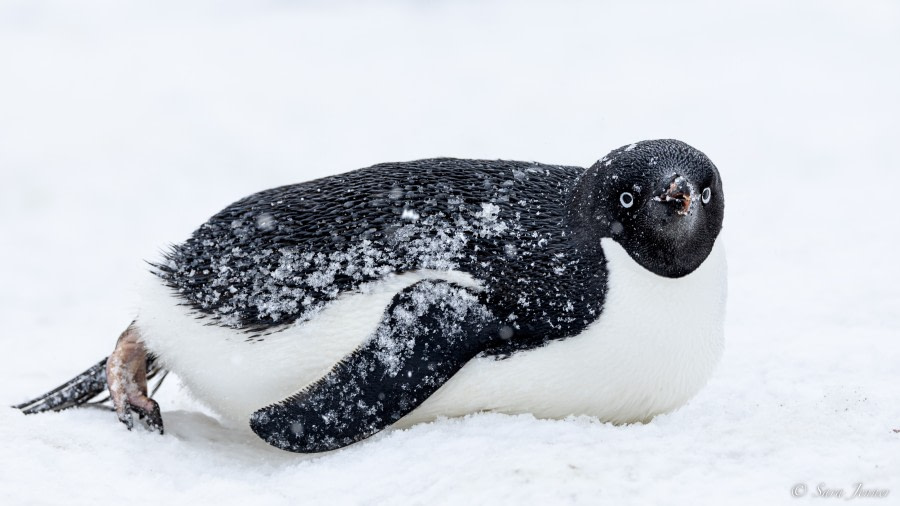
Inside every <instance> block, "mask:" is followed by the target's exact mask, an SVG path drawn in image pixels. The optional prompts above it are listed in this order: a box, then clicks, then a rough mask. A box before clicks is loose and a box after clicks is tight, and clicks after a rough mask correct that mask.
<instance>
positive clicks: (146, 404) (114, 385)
mask: <svg viewBox="0 0 900 506" xmlns="http://www.w3.org/2000/svg"><path fill="white" fill-rule="evenodd" d="M140 337H141V336H140V334H139V333H138V331H137V328H135V326H134V324H133V323H132V324H131V325H130V326H129V327H128V328H127V329H126V330H125V332H123V333H122V335H121V336H119V341H118V342H117V343H116V349H115V350H114V351H113V352H112V355H110V356H109V360H108V361H107V363H106V381H107V383H108V384H109V396H110V399H112V402H113V406H114V407H115V408H116V415H118V417H119V421H120V422H122V423H124V424H125V426H126V427H128V430H131V429H132V427H134V417H133V415H132V413H137V414H138V416H139V417H140V419H144V418H146V419H147V425H148V426H149V427H150V429H151V430H158V431H159V433H160V434H162V433H163V421H162V416H161V415H160V413H159V404H157V403H156V401H154V400H153V399H151V398H150V397H148V396H147V349H146V348H144V343H142V342H141V340H140Z"/></svg>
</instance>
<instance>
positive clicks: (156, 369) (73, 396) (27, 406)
mask: <svg viewBox="0 0 900 506" xmlns="http://www.w3.org/2000/svg"><path fill="white" fill-rule="evenodd" d="M107 359H109V357H106V358H104V359H103V360H101V361H100V362H97V363H96V364H94V365H93V366H92V367H91V368H90V369H88V370H86V371H84V372H83V373H81V374H79V375H78V376H75V377H74V378H72V379H70V380H69V381H67V382H66V383H64V384H62V385H60V386H58V387H56V388H54V389H53V390H51V391H49V392H47V393H45V394H44V395H41V396H39V397H36V398H34V399H32V400H30V401H27V402H23V403H22V404H17V405H15V406H12V407H13V408H15V409H18V410H21V411H22V412H23V413H25V414H26V415H32V414H34V413H43V412H45V411H62V410H64V409H69V408H74V407H77V406H89V407H98V408H104V409H109V410H112V409H113V407H112V402H110V400H109V394H106V395H105V396H103V394H105V393H106V392H107V383H106V361H107ZM167 374H168V371H166V370H165V369H163V368H162V367H160V365H159V363H158V362H157V360H156V357H154V356H153V355H148V356H147V380H148V381H149V380H151V379H152V378H154V377H156V376H159V379H158V380H157V382H156V384H155V385H154V386H153V389H152V392H151V394H150V396H152V395H153V394H155V393H156V391H157V390H158V389H159V386H160V385H162V382H163V380H164V379H166V375H167ZM101 396H103V397H101Z"/></svg>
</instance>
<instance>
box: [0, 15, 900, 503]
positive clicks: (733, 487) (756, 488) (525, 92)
mask: <svg viewBox="0 0 900 506" xmlns="http://www.w3.org/2000/svg"><path fill="white" fill-rule="evenodd" d="M897 61H900V4H898V3H897V2H894V1H892V0H872V1H870V2H853V1H849V0H847V1H831V0H825V1H812V0H810V1H798V2H777V1H771V0H764V1H753V2H749V1H741V2H727V3H714V2H706V1H699V0H691V1H686V2H663V1H658V2H645V1H638V2H627V3H625V2H622V3H620V4H619V5H610V4H609V3H605V2H604V3H601V2H587V1H583V2H569V3H565V4H563V3H559V2H546V3H540V2H533V1H524V2H496V1H486V2H472V1H462V2H441V1H424V0H423V1H412V0H409V1H396V2H388V3H381V2H380V3H377V4H376V3H375V2H362V1H360V2H321V1H297V2H285V1H269V2H249V1H236V0H232V1H226V2H212V1H198V2H190V3H188V2H176V1H174V0H163V1H157V2H132V1H121V2H108V1H101V0H85V1H82V2H78V3H71V2H62V1H43V0H16V1H12V0H0V234H2V240H0V287H2V289H0V321H2V323H3V331H2V333H0V343H2V350H3V353H0V400H2V402H3V403H5V405H9V404H14V403H18V402H20V401H23V400H25V399H27V398H30V397H32V396H34V395H37V394H39V393H42V392H44V391H46V390H47V389H49V388H52V387H55V386H56V385H58V384H60V383H61V382H62V381H64V380H67V379H69V378H70V377H72V376H73V375H75V374H76V373H79V372H81V371H82V370H84V369H86V368H88V367H89V366H91V365H92V364H94V363H95V362H96V361H98V360H99V359H100V358H102V357H103V356H105V355H107V354H108V353H109V352H110V351H111V349H112V347H113V344H114V342H115V339H116V337H117V336H118V334H119V333H120V332H121V331H122V330H124V329H125V327H126V326H127V325H128V323H129V322H130V321H131V319H132V318H133V316H134V314H135V312H136V307H135V304H136V298H135V295H134V294H135V285H136V284H137V282H138V280H140V279H141V278H142V277H143V276H144V272H143V271H144V270H145V269H146V268H147V265H146V264H144V263H143V260H144V259H153V258H157V255H158V251H159V250H160V249H161V248H163V247H165V246H166V245H167V244H169V243H171V242H176V241H180V240H183V239H184V238H186V237H187V235H188V234H189V233H190V232H191V231H192V230H193V229H194V228H196V227H197V226H198V225H199V224H200V223H202V222H203V221H204V220H205V219H206V218H208V217H209V216H210V215H212V214H213V213H215V212H216V211H218V210H219V209H221V208H222V207H224V206H225V205H227V204H228V203H230V202H232V201H234V200H237V199H238V198H240V197H242V196H244V195H247V194H249V193H251V192H253V191H257V190H262V189H265V188H269V187H273V186H277V185H282V184H290V183H295V182H300V181H304V180H309V179H312V178H315V177H320V176H325V175H329V174H336V173H340V172H344V171H347V170H352V169H355V168H359V167H364V166H367V165H371V164H374V163H379V162H385V161H398V160H410V159H416V158H425V157H433V156H456V157H466V158H506V159H519V160H536V161H541V162H545V163H558V164H572V165H582V166H585V165H590V164H591V163H593V162H594V161H595V160H598V159H600V158H602V157H603V156H604V155H605V154H606V153H607V152H608V151H609V150H611V149H613V148H616V147H619V146H626V145H629V144H631V143H633V142H635V141H638V140H642V139H651V138H670V137H672V138H678V139H681V140H684V141H686V142H688V143H690V144H692V145H694V146H695V147H697V148H698V149H700V150H702V151H704V152H705V153H706V154H707V155H709V156H710V158H711V159H712V160H713V161H714V163H716V165H717V166H718V167H719V169H720V171H721V173H722V176H723V181H724V187H725V194H726V203H727V205H726V218H725V230H724V232H723V234H724V239H725V241H726V244H727V250H728V263H729V300H728V317H727V321H726V328H725V333H726V342H725V349H724V354H723V358H722V362H721V363H720V365H719V367H718V369H717V370H716V372H715V373H714V375H713V378H712V379H711V381H710V383H709V384H708V385H707V386H706V387H705V388H704V389H702V390H701V391H700V393H699V394H698V395H697V397H695V398H694V399H693V400H692V401H691V402H689V403H688V404H687V405H686V406H685V407H683V408H681V409H679V410H677V411H675V412H673V413H671V414H668V415H664V416H659V417H657V418H655V419H654V420H652V421H651V422H650V423H647V424H637V425H627V426H615V425H611V424H605V423H599V422H598V421H596V420H593V419H590V418H587V417H583V418H574V419H568V420H561V421H559V420H539V419H536V418H534V417H533V416H530V415H527V414H526V415H516V416H506V415H497V414H475V415H470V416H467V417H465V418H456V419H443V420H438V421H436V422H433V423H428V424H420V425H416V426H413V427H411V428H409V429H404V430H393V431H388V432H385V433H383V434H380V435H378V436H376V437H374V438H372V439H371V440H369V441H366V442H363V443H361V444H357V445H353V446H351V447H349V448H346V449H343V450H340V451H337V452H333V453H330V454H325V455H320V456H313V457H307V456H300V455H295V454H291V453H286V452H282V451H279V450H276V449H274V448H270V447H268V446H267V445H265V444H264V443H262V442H261V441H259V440H257V439H255V438H254V437H252V436H249V435H247V433H246V431H243V430H239V429H237V428H235V427H232V426H229V425H228V424H227V423H225V422H224V421H222V420H220V419H218V418H216V417H214V416H212V415H211V414H209V413H208V412H207V411H205V410H204V409H203V408H202V407H201V406H199V405H198V403H197V402H195V401H194V400H192V399H191V397H190V396H189V394H188V393H187V392H186V391H185V390H184V389H183V388H180V387H179V383H178V382H177V381H173V379H174V378H172V379H170V380H167V384H166V385H164V386H163V388H162V390H161V391H160V392H159V393H158V395H157V399H158V400H159V402H160V405H161V407H162V414H163V418H164V420H165V423H166V434H165V435H164V436H159V435H157V434H153V433H150V432H148V431H145V430H135V431H133V432H128V431H126V430H125V428H124V426H122V425H121V424H119V423H118V422H117V421H116V420H115V417H114V415H113V414H112V413H109V412H105V411H100V410H90V409H82V410H70V411H67V412H63V413H59V414H45V415H36V416H28V417H26V416H24V415H22V414H21V413H19V412H18V411H16V410H13V409H6V408H3V409H0V503H2V504H4V505H6V504H11V505H15V504H105V503H107V502H111V501H113V500H116V501H118V500H121V499H126V500H128V501H129V502H131V503H137V504H167V505H168V504H208V503H220V504H247V503H252V504H285V505H293V504H470V503H474V504H488V503H490V504H803V503H810V502H812V503H821V504H829V503H832V504H833V503H835V501H836V499H833V498H832V499H827V498H821V497H814V496H815V495H816V493H817V492H816V488H817V487H819V486H820V485H821V486H822V487H825V488H828V489H844V490H845V494H846V495H849V494H851V493H852V490H853V489H854V488H855V486H856V485H855V484H856V483H862V484H863V485H864V486H865V487H866V488H870V489H885V490H889V491H890V492H889V495H888V496H887V497H886V498H882V499H865V500H864V499H858V501H859V502H861V503H868V504H897V503H898V502H900V434H898V433H895V432H894V431H893V429H900V290H898V288H897V286H898V281H900V263H898V262H897V261H896V260H895V259H896V257H897V252H896V250H897V248H898V247H900V238H898V232H900V213H898V212H897V210H896V204H895V201H896V198H895V196H894V194H895V193H896V191H897V188H900V167H898V165H900V163H898V155H897V149H898V147H897V142H898V139H900V94H898V93H897V92H896V90H897V89H900V66H898V65H897V64H896V63H895V62H897ZM488 211H489V210H487V209H486V210H485V212H486V213H487V212H488ZM674 323H675V324H681V323H683V324H686V325H689V324H690V322H674ZM535 374H539V373H538V372H535ZM585 388H590V385H585ZM797 484H803V485H805V486H807V487H808V489H807V492H806V494H805V495H804V497H802V498H797V499H795V498H793V497H792V494H791V490H792V488H794V486H795V485H797ZM798 490H799V489H798Z"/></svg>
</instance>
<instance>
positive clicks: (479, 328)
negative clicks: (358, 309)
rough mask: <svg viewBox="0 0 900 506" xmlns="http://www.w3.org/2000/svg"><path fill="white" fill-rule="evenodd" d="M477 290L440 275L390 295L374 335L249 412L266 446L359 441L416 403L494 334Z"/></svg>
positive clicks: (319, 447) (298, 448) (328, 446)
mask: <svg viewBox="0 0 900 506" xmlns="http://www.w3.org/2000/svg"><path fill="white" fill-rule="evenodd" d="M499 328H500V327H499V324H498V323H497V320H496V318H495V317H494V315H493V314H492V313H491V312H490V310H488V308H487V307H486V306H484V305H483V304H482V303H481V302H480V301H479V300H478V297H477V295H476V294H474V293H473V292H471V291H470V290H468V289H466V288H463V287H461V286H459V285H455V284H453V283H449V282H446V281H440V280H424V281H420V282H418V283H416V284H414V285H412V286H410V287H408V288H406V289H405V290H403V291H402V292H400V293H398V294H397V295H396V296H394V299H393V300H392V301H391V304H390V305H389V306H388V308H387V310H386V311H385V314H384V316H383V318H382V321H381V324H380V325H379V327H378V328H377V329H376V330H375V332H374V333H373V334H372V335H371V336H370V337H369V338H368V339H367V340H366V342H365V343H364V344H363V345H361V346H360V347H359V348H358V349H357V350H356V351H354V352H353V353H352V354H350V355H348V356H347V357H346V358H345V359H344V360H342V361H341V362H339V363H338V364H337V365H336V366H335V367H334V368H333V369H332V370H331V371H330V372H328V373H327V374H326V375H325V376H324V377H323V378H322V379H320V380H319V381H317V382H315V383H313V384H312V385H310V386H309V387H307V388H305V389H304V390H302V391H301V392H299V393H298V394H296V395H294V396H291V397H289V398H287V399H285V400H284V401H282V402H279V403H277V404H273V405H271V406H268V407H266V408H263V409H261V410H259V411H257V412H256V413H254V414H253V415H252V416H251V418H250V427H251V428H252V429H253V431H254V432H255V433H256V434H257V435H259V436H260V437H261V438H262V439H264V440H265V441H266V442H268V443H269V444H271V445H273V446H276V447H278V448H281V449H283V450H289V451H293V452H301V453H316V452H323V451H329V450H336V449H338V448H341V447H344V446H347V445H349V444H351V443H355V442H357V441H360V440H362V439H365V438H367V437H369V436H371V435H373V434H375V433H377V432H379V431H380V430H382V429H384V428H385V427H387V426H389V425H391V424H392V423H394V422H396V421H397V420H399V419H400V418H402V417H403V416H404V415H406V414H408V413H409V412H411V411H412V410H414V409H415V408H416V407H418V406H419V405H420V404H421V403H422V402H423V401H424V400H425V399H427V398H428V397H429V396H430V395H431V394H433V393H434V392H435V391H436V390H437V389H438V388H440V386H441V385H443V384H444V383H445V382H446V381H447V380H448V379H450V377H451V376H453V375H454V374H456V372H457V371H459V370H460V369H461V368H462V367H463V366H464V365H465V364H466V362H468V361H469V360H470V359H471V358H473V357H474V356H475V355H477V354H478V353H479V352H481V351H482V350H483V349H485V348H486V347H487V346H488V345H489V344H490V343H491V342H493V341H494V340H495V339H496V338H497V336H498V333H499Z"/></svg>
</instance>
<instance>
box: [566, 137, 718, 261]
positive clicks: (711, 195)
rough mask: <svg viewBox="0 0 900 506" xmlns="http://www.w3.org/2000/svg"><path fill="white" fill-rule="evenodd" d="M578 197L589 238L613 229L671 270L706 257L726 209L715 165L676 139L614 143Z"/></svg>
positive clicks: (639, 254) (638, 253)
mask: <svg viewBox="0 0 900 506" xmlns="http://www.w3.org/2000/svg"><path fill="white" fill-rule="evenodd" d="M575 199H576V201H575V204H576V207H578V208H579V210H578V211H577V212H576V214H577V215H579V216H580V220H579V221H581V222H582V223H583V225H585V226H586V227H587V228H588V230H589V234H590V236H592V237H591V238H590V240H592V241H593V240H599V239H598V238H597V236H599V237H611V238H612V239H614V240H615V241H616V242H618V243H619V244H621V245H622V246H623V247H624V249H625V250H626V251H627V252H628V254H629V255H630V256H631V257H632V258H633V259H634V260H635V261H636V262H637V263H639V264H640V265H642V266H643V267H644V268H646V269H648V270H650V271H651V272H654V273H655V274H658V275H660V276H665V277H669V278H678V277H682V276H685V275H687V274H690V273H691V272H693V271H694V270H695V269H696V268H697V267H699V266H700V264H702V263H703V261H704V260H705V259H706V257H707V256H708V255H709V253H710V251H712V248H713V244H714V243H715V240H716V237H718V235H719V231H720V230H721V228H722V218H723V216H724V210H725V196H724V194H723V193H722V180H721V178H720V177H719V171H718V170H717V169H716V166H715V165H713V163H712V162H711V161H710V160H709V158H707V157H706V155H704V154H703V153H701V152H700V151H698V150H696V149H694V148H693V147H691V146H689V145H687V144H685V143H683V142H681V141H677V140H671V139H665V140H652V141H642V142H638V143H635V144H631V145H628V146H623V147H621V148H619V149H616V150H614V151H612V152H611V153H610V154H608V155H607V156H605V157H604V158H602V159H601V160H599V161H598V162H597V163H595V164H594V165H593V166H591V167H590V168H589V169H588V170H587V171H586V172H585V175H584V176H582V179H581V180H580V181H579V185H578V187H577V188H576V190H575Z"/></svg>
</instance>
